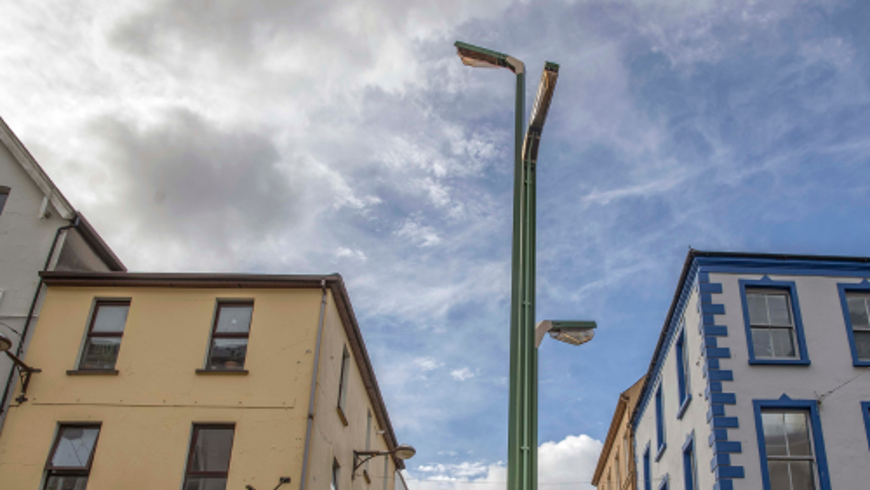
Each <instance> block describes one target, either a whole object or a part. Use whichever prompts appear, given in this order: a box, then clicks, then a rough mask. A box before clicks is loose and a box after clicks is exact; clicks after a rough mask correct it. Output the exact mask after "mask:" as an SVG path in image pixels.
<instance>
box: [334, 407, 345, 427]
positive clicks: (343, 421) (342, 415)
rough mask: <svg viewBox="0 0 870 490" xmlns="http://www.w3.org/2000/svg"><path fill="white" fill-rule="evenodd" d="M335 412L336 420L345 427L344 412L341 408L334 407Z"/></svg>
mask: <svg viewBox="0 0 870 490" xmlns="http://www.w3.org/2000/svg"><path fill="white" fill-rule="evenodd" d="M335 410H336V411H337V412H338V418H340V419H341V423H342V424H344V426H345V427H347V425H348V424H347V416H345V415H344V410H342V409H341V407H335Z"/></svg>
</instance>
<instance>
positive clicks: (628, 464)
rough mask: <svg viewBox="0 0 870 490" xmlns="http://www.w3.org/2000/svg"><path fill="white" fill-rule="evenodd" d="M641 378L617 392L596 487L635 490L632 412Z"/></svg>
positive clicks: (594, 476)
mask: <svg viewBox="0 0 870 490" xmlns="http://www.w3.org/2000/svg"><path fill="white" fill-rule="evenodd" d="M643 381H644V378H641V379H639V380H638V381H637V382H636V383H635V384H633V385H632V386H631V388H629V389H627V390H625V391H623V392H622V394H620V395H619V401H618V402H617V403H616V410H614V411H613V419H612V420H611V421H610V429H609V430H608V431H607V438H606V439H605V440H604V447H602V448H601V454H600V455H599V456H598V465H597V466H596V467H595V473H594V474H593V476H592V485H594V486H595V488H598V489H599V490H637V475H636V473H637V470H636V466H635V461H634V440H633V438H632V431H631V415H632V413H634V407H635V406H636V405H637V400H638V395H640V390H641V388H642V387H643Z"/></svg>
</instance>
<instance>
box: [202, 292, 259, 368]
mask: <svg viewBox="0 0 870 490" xmlns="http://www.w3.org/2000/svg"><path fill="white" fill-rule="evenodd" d="M253 312H254V305H253V304H252V303H226V302H223V303H219V304H218V308H217V313H216V315H215V320H214V327H213V329H212V339H211V347H210V348H209V355H208V369H215V370H234V369H244V368H245V358H246V356H247V354H248V336H249V334H250V331H251V316H252V315H253Z"/></svg>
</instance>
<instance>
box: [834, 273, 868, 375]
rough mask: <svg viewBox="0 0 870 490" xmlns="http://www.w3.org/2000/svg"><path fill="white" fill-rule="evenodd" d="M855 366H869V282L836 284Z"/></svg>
mask: <svg viewBox="0 0 870 490" xmlns="http://www.w3.org/2000/svg"><path fill="white" fill-rule="evenodd" d="M837 287H838V289H839V290H840V300H841V301H842V303H843V316H844V317H845V319H846V331H847V333H848V336H849V348H850V349H851V350H852V363H853V364H854V365H855V366H870V284H868V283H866V282H863V283H860V284H838V285H837Z"/></svg>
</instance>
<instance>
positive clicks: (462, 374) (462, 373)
mask: <svg viewBox="0 0 870 490" xmlns="http://www.w3.org/2000/svg"><path fill="white" fill-rule="evenodd" d="M450 376H453V379H458V380H459V381H465V380H468V379H471V378H473V377H474V376H475V374H474V372H472V371H471V369H468V368H467V367H464V368H461V369H454V370H453V371H450Z"/></svg>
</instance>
